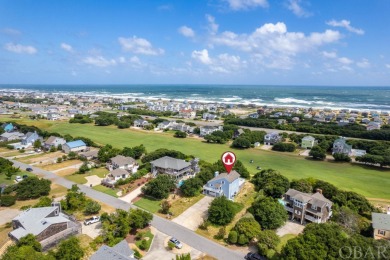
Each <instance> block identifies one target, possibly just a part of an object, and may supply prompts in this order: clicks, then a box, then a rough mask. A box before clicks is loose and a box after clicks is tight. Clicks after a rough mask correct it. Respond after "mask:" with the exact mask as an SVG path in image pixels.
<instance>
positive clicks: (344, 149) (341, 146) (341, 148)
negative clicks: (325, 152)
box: [332, 137, 352, 156]
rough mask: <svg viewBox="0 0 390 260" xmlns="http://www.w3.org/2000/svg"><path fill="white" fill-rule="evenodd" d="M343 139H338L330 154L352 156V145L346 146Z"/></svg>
mask: <svg viewBox="0 0 390 260" xmlns="http://www.w3.org/2000/svg"><path fill="white" fill-rule="evenodd" d="M346 141H347V140H346V139H345V137H340V138H338V139H337V140H335V141H334V143H333V149H332V154H335V153H342V154H345V155H348V156H350V155H351V154H352V145H349V144H347V142H346Z"/></svg>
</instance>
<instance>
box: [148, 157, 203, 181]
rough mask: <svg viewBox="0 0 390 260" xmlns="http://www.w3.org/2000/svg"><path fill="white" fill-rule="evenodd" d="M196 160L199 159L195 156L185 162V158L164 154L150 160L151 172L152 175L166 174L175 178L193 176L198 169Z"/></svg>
mask: <svg viewBox="0 0 390 260" xmlns="http://www.w3.org/2000/svg"><path fill="white" fill-rule="evenodd" d="M198 162H199V159H197V158H195V159H193V160H191V161H190V162H186V161H185V160H181V159H176V158H172V157H169V156H164V157H161V158H159V159H157V160H154V161H151V162H150V165H151V168H152V170H151V173H152V174H153V176H157V174H168V175H170V176H173V177H174V178H175V179H176V180H179V179H181V178H183V177H186V176H188V177H193V176H195V175H196V174H197V173H198V172H199V171H200V169H199V166H198Z"/></svg>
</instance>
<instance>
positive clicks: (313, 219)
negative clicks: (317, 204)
mask: <svg viewBox="0 0 390 260" xmlns="http://www.w3.org/2000/svg"><path fill="white" fill-rule="evenodd" d="M305 219H307V220H309V221H311V222H314V223H321V219H317V218H313V217H311V216H309V215H305Z"/></svg>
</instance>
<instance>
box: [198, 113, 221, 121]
mask: <svg viewBox="0 0 390 260" xmlns="http://www.w3.org/2000/svg"><path fill="white" fill-rule="evenodd" d="M217 117H218V116H217V115H215V114H210V113H203V115H202V118H203V119H205V120H214V119H216V118H217Z"/></svg>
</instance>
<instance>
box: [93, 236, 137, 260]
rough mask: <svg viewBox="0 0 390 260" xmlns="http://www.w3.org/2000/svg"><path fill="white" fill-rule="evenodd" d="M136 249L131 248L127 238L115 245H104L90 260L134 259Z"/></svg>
mask: <svg viewBox="0 0 390 260" xmlns="http://www.w3.org/2000/svg"><path fill="white" fill-rule="evenodd" d="M126 247H127V249H126ZM133 254H134V251H133V250H131V249H130V248H129V245H128V244H127V242H126V240H122V241H121V242H119V243H118V244H117V245H116V246H114V247H109V246H107V245H103V246H101V247H100V248H99V250H98V251H96V252H95V253H94V254H93V255H92V256H91V257H90V258H89V259H90V260H133V259H135V258H133V257H131V255H133Z"/></svg>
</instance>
